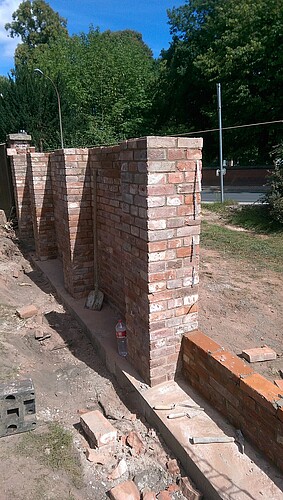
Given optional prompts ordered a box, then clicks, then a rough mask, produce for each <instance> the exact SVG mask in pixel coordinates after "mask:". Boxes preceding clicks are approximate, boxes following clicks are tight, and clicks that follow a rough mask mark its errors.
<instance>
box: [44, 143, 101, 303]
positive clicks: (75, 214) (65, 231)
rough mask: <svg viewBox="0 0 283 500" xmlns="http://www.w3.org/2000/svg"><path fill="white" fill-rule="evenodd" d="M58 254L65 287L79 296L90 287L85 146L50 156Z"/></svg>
mask: <svg viewBox="0 0 283 500" xmlns="http://www.w3.org/2000/svg"><path fill="white" fill-rule="evenodd" d="M50 161H51V178H52V189H53V202H54V219H55V232H56V238H57V245H58V255H59V257H60V259H61V260H62V264H63V274H64V284H65V287H66V290H67V291H68V292H69V293H70V294H71V295H72V296H73V297H75V298H81V297H84V296H86V295H87V293H88V292H89V291H90V290H91V289H92V287H93V234H92V210H91V179H90V167H89V163H88V150H86V149H65V150H64V151H62V150H59V151H55V152H54V153H53V154H52V155H51V158H50Z"/></svg>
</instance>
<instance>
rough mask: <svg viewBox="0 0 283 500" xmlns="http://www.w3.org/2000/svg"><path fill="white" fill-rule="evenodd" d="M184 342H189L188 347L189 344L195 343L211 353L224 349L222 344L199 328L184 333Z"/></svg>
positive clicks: (194, 344)
mask: <svg viewBox="0 0 283 500" xmlns="http://www.w3.org/2000/svg"><path fill="white" fill-rule="evenodd" d="M184 344H187V348H188V349H189V345H193V346H195V347H197V348H199V349H200V350H202V351H204V352H205V353H209V354H212V353H216V352H218V351H223V347H221V345H220V344H217V343H216V342H214V340H212V339H211V338H210V337H208V336H207V335H205V334H204V333H202V332H201V331H199V330H196V331H194V332H192V333H189V334H186V335H184Z"/></svg>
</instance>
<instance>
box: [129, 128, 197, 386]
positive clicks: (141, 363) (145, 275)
mask: <svg viewBox="0 0 283 500" xmlns="http://www.w3.org/2000/svg"><path fill="white" fill-rule="evenodd" d="M122 146H123V145H122ZM123 147H124V151H121V155H120V158H121V162H122V164H121V169H122V173H121V191H122V201H123V205H122V207H123V216H122V221H123V225H122V228H123V233H122V238H123V240H124V245H123V249H124V282H125V287H124V288H125V301H126V323H127V328H128V347H129V358H130V360H131V362H132V363H133V365H134V366H135V367H136V368H137V369H138V371H139V372H140V373H141V375H142V376H143V378H144V379H145V380H146V382H147V383H149V384H150V385H155V384H157V383H161V382H164V381H166V380H170V379H172V378H174V377H175V375H176V373H177V371H178V364H179V352H180V346H181V340H182V335H183V334H184V333H187V332H189V331H192V330H194V329H196V328H197V326H198V313H197V300H198V279H199V274H198V271H199V233H200V190H201V185H200V179H201V147H202V140H201V139H187V138H182V139H181V138H175V137H147V138H146V139H138V140H133V141H127V143H124V146H123Z"/></svg>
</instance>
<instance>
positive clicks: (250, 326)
mask: <svg viewBox="0 0 283 500" xmlns="http://www.w3.org/2000/svg"><path fill="white" fill-rule="evenodd" d="M205 219H207V220H208V221H209V222H210V223H215V224H221V225H225V226H226V227H227V228H229V229H233V230H235V231H239V230H243V231H245V230H244V229H241V228H239V227H235V226H231V225H227V224H225V222H224V221H223V219H221V217H219V216H218V215H217V214H214V213H209V214H208V213H205ZM199 298H200V301H199V306H200V312H199V327H200V329H201V330H202V331H203V332H204V333H205V334H207V335H208V336H209V337H211V338H212V339H213V340H215V341H216V342H218V343H219V344H221V345H222V346H223V347H224V348H225V349H228V350H229V351H231V352H232V353H233V354H237V355H241V353H242V351H243V350H244V349H250V348H254V347H261V346H263V345H267V346H268V347H271V348H272V349H274V350H275V352H276V353H277V359H276V360H273V361H265V362H258V363H253V364H252V367H253V369H254V371H256V372H258V373H260V374H261V375H263V376H264V377H266V378H268V379H269V380H271V381H274V380H275V379H280V373H279V370H280V369H281V370H283V314H282V304H283V281H282V275H281V274H280V273H277V272H273V271H270V270H269V269H264V268H262V266H260V268H259V267H257V266H256V265H255V264H253V263H250V262H247V261H246V260H241V259H238V258H237V256H235V258H233V257H231V256H229V257H227V258H226V256H224V255H221V254H220V253H219V252H217V251H212V250H208V249H205V248H203V247H202V246H201V254H200V295H199Z"/></svg>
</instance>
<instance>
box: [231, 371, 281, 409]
mask: <svg viewBox="0 0 283 500" xmlns="http://www.w3.org/2000/svg"><path fill="white" fill-rule="evenodd" d="M240 387H241V389H242V390H243V391H244V392H245V393H247V394H248V395H249V396H250V397H251V398H252V399H254V400H255V401H256V402H257V403H258V404H260V405H262V406H264V407H266V408H267V409H269V411H271V413H275V411H276V410H275V409H274V407H273V403H275V401H278V399H280V394H279V393H280V390H279V388H276V387H275V385H274V384H273V383H272V382H270V381H269V380H267V379H265V378H264V377H262V376H261V375H259V374H258V373H254V374H253V375H250V376H248V377H247V378H245V379H243V380H240Z"/></svg>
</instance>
